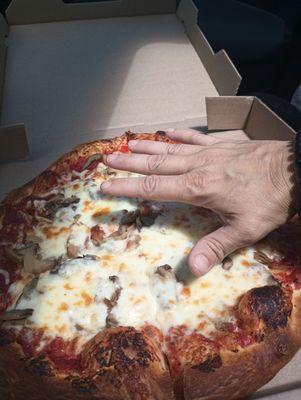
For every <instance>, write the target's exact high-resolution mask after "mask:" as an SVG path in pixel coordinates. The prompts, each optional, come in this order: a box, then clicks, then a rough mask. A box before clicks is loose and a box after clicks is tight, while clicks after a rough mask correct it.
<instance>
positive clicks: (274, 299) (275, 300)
mask: <svg viewBox="0 0 301 400" xmlns="http://www.w3.org/2000/svg"><path fill="white" fill-rule="evenodd" d="M249 305H250V309H251V311H252V312H253V313H255V314H256V315H257V316H258V317H259V318H261V319H262V320H263V321H264V323H265V325H266V326H267V327H268V328H272V329H277V328H284V327H285V326H286V325H287V322H288V318H289V316H290V315H291V311H292V305H291V303H290V302H288V299H287V298H286V297H285V294H284V292H283V290H282V289H281V288H280V287H279V286H263V287H260V288H256V289H253V290H252V291H251V292H250V299H249Z"/></svg>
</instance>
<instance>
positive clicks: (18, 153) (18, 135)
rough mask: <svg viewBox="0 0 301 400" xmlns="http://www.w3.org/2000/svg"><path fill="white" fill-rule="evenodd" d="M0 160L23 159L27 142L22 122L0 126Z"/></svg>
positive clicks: (25, 154)
mask: <svg viewBox="0 0 301 400" xmlns="http://www.w3.org/2000/svg"><path fill="white" fill-rule="evenodd" d="M0 143H1V146H0V162H6V161H14V160H24V159H25V158H26V157H27V156H28V144H27V139H26V133H25V127H24V125H23V124H20V125H13V126H5V127H1V128H0Z"/></svg>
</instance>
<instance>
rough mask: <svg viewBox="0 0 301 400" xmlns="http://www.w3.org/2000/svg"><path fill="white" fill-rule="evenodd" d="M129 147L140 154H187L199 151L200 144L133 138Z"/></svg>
mask: <svg viewBox="0 0 301 400" xmlns="http://www.w3.org/2000/svg"><path fill="white" fill-rule="evenodd" d="M129 149H130V150H131V151H132V152H133V153H140V154H170V155H186V154H192V153H195V152H197V151H199V150H200V146H192V145H185V144H182V143H176V144H172V143H164V142H154V141H151V140H131V141H130V142H129Z"/></svg>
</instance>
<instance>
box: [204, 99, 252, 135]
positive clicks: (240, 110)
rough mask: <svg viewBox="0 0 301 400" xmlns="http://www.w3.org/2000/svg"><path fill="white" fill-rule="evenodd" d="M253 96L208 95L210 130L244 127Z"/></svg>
mask: <svg viewBox="0 0 301 400" xmlns="http://www.w3.org/2000/svg"><path fill="white" fill-rule="evenodd" d="M252 104H253V97H235V96H226V97H206V109H207V123H208V129H209V130H218V129H222V130H226V129H244V128H245V126H246V123H247V120H248V117H249V113H250V111H251V108H252Z"/></svg>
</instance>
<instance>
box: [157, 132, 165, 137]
mask: <svg viewBox="0 0 301 400" xmlns="http://www.w3.org/2000/svg"><path fill="white" fill-rule="evenodd" d="M156 133H157V134H158V135H159V136H163V137H164V136H166V132H165V131H157V132H156Z"/></svg>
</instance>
